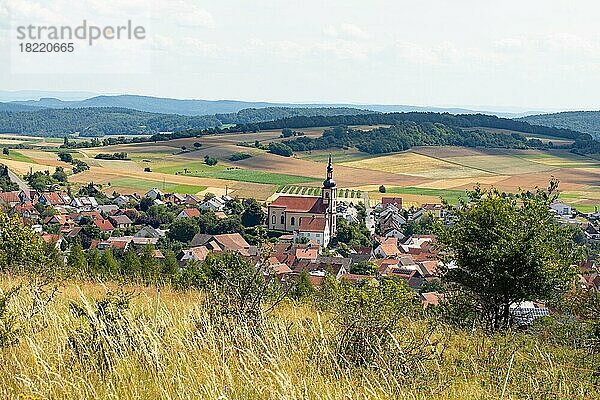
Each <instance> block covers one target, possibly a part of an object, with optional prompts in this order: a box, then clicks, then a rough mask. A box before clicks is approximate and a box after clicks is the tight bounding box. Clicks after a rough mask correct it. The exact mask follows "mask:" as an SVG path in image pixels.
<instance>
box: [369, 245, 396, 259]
mask: <svg viewBox="0 0 600 400" xmlns="http://www.w3.org/2000/svg"><path fill="white" fill-rule="evenodd" d="M373 254H374V255H375V257H378V258H391V257H396V256H399V255H400V254H402V252H401V251H400V249H398V246H397V245H396V244H394V243H390V242H384V243H382V244H380V245H379V246H377V248H375V250H374V251H373Z"/></svg>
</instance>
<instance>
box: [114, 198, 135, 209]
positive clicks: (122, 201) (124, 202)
mask: <svg viewBox="0 0 600 400" xmlns="http://www.w3.org/2000/svg"><path fill="white" fill-rule="evenodd" d="M130 201H131V199H130V198H129V197H127V196H123V195H120V196H117V197H115V198H114V199H113V203H114V204H116V205H117V206H119V207H121V208H122V207H125V206H126V205H128V204H129V202H130Z"/></svg>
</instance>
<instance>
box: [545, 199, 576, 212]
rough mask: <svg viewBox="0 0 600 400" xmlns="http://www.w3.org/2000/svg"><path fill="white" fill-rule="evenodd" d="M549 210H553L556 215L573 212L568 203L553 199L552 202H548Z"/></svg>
mask: <svg viewBox="0 0 600 400" xmlns="http://www.w3.org/2000/svg"><path fill="white" fill-rule="evenodd" d="M550 210H552V211H553V212H555V213H556V214H557V215H571V214H572V213H573V209H572V208H571V206H570V205H568V204H565V203H563V202H560V201H554V202H553V203H552V204H550Z"/></svg>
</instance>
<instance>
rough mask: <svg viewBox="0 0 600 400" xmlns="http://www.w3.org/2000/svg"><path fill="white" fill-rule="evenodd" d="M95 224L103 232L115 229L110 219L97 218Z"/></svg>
mask: <svg viewBox="0 0 600 400" xmlns="http://www.w3.org/2000/svg"><path fill="white" fill-rule="evenodd" d="M94 225H96V226H97V227H98V229H100V231H102V232H108V233H112V231H114V230H115V227H114V226H113V224H111V223H110V221H109V220H107V219H103V218H102V219H95V220H94Z"/></svg>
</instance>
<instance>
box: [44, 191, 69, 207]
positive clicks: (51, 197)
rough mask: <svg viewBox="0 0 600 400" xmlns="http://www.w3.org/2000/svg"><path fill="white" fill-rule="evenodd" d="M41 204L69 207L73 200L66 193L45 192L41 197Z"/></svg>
mask: <svg viewBox="0 0 600 400" xmlns="http://www.w3.org/2000/svg"><path fill="white" fill-rule="evenodd" d="M39 202H40V203H42V204H43V205H45V206H56V205H68V204H71V198H70V197H69V196H68V195H67V194H64V193H59V192H44V193H42V194H41V195H40V198H39Z"/></svg>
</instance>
